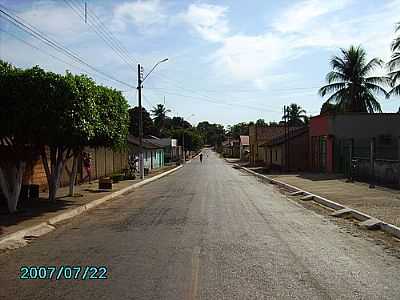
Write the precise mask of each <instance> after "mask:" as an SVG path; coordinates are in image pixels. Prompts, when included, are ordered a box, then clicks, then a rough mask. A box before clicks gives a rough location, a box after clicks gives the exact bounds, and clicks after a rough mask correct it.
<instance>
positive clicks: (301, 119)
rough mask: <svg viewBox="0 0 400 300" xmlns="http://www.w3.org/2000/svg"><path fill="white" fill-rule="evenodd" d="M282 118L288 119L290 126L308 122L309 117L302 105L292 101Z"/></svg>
mask: <svg viewBox="0 0 400 300" xmlns="http://www.w3.org/2000/svg"><path fill="white" fill-rule="evenodd" d="M282 120H287V122H288V124H289V126H303V125H305V124H306V123H307V122H308V117H307V115H306V111H305V110H304V109H302V108H301V106H300V105H297V104H296V103H292V104H290V105H289V106H288V107H287V108H286V113H285V114H284V116H283V117H282Z"/></svg>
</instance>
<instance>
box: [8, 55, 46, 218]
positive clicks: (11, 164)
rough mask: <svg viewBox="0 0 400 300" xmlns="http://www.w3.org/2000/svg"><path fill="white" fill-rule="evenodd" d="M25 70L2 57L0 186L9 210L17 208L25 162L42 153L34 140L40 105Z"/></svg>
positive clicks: (13, 210)
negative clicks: (36, 100) (35, 99)
mask: <svg viewBox="0 0 400 300" xmlns="http://www.w3.org/2000/svg"><path fill="white" fill-rule="evenodd" d="M30 83H31V80H30V77H29V76H28V74H27V72H26V71H25V70H21V69H18V68H15V67H13V66H12V65H10V64H8V63H6V62H4V61H1V60H0V189H1V191H2V193H3V195H4V196H5V198H6V200H7V205H8V210H9V211H10V212H11V213H14V212H15V211H16V210H17V205H18V199H19V194H20V191H21V185H22V177H23V174H24V172H25V169H26V166H27V165H28V164H29V163H30V162H32V160H36V159H37V158H38V157H39V152H38V149H37V147H36V145H35V144H34V143H33V142H34V139H33V138H34V137H35V132H34V130H35V128H36V126H37V120H38V119H37V116H38V113H39V111H40V107H39V106H38V105H37V104H36V103H35V101H34V99H33V98H32V97H30V96H31V90H30Z"/></svg>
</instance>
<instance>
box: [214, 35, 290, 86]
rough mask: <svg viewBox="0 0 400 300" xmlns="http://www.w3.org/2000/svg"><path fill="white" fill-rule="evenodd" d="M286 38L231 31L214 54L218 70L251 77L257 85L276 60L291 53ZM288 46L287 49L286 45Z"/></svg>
mask: <svg viewBox="0 0 400 300" xmlns="http://www.w3.org/2000/svg"><path fill="white" fill-rule="evenodd" d="M287 44H288V41H287V40H285V39H281V38H279V37H278V36H276V35H274V34H272V33H268V34H265V35H260V36H246V35H234V36H231V37H228V38H226V39H224V41H223V45H222V47H221V48H219V49H218V50H217V52H216V53H215V55H214V60H215V64H216V69H217V70H221V69H223V70H226V71H227V72H228V73H229V74H231V75H232V76H233V77H234V78H235V79H238V80H249V79H254V80H255V82H256V83H257V84H258V85H259V84H260V83H261V82H264V81H263V80H262V77H264V75H265V73H266V72H268V71H271V70H272V68H273V67H274V66H276V64H277V63H278V62H280V61H281V60H283V59H288V58H289V57H290V56H292V55H294V53H292V52H291V51H288V49H286V46H287ZM289 50H290V49H289Z"/></svg>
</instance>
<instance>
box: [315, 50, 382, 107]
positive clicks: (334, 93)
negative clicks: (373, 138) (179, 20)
mask: <svg viewBox="0 0 400 300" xmlns="http://www.w3.org/2000/svg"><path fill="white" fill-rule="evenodd" d="M341 52H342V53H341V56H334V57H333V58H332V60H331V66H332V69H333V70H332V71H331V72H329V73H328V74H327V76H326V80H327V82H328V84H327V85H325V86H323V87H322V88H320V90H319V94H320V95H321V96H322V97H325V96H326V95H327V94H331V95H330V96H329V98H328V99H327V100H326V103H333V104H336V108H337V110H338V111H342V112H368V113H374V112H381V111H382V109H381V106H380V104H379V102H378V100H377V98H376V97H375V94H382V95H384V96H385V97H388V96H389V94H388V93H387V92H386V90H385V89H384V88H383V87H382V85H384V84H387V83H390V79H389V78H388V77H383V76H369V75H370V73H371V72H372V71H373V70H374V69H375V68H377V67H381V66H382V64H383V62H382V60H380V59H378V58H373V59H372V60H370V61H369V62H367V60H366V59H367V57H366V56H367V55H366V52H365V50H364V49H362V48H361V47H360V46H358V47H355V46H350V48H349V49H347V50H346V49H341Z"/></svg>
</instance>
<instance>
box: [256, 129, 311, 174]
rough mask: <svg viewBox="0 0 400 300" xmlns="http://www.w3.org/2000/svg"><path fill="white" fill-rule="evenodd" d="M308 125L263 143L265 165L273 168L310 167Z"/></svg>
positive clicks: (302, 169) (299, 168)
mask: <svg viewBox="0 0 400 300" xmlns="http://www.w3.org/2000/svg"><path fill="white" fill-rule="evenodd" d="M308 144H309V137H308V127H307V126H304V127H300V128H297V129H296V130H291V131H289V133H288V132H287V133H286V134H282V135H279V136H277V137H275V138H273V139H271V140H270V141H268V142H266V143H265V144H263V145H262V146H261V147H262V148H263V149H264V165H265V166H266V167H267V168H268V169H271V170H285V171H305V170H307V169H308Z"/></svg>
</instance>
